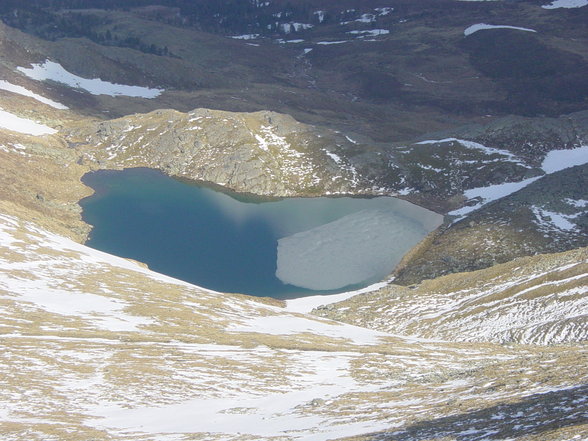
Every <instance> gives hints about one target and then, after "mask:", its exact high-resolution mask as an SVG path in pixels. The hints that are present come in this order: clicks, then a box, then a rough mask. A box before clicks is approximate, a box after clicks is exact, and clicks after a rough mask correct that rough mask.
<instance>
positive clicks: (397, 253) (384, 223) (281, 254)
mask: <svg viewBox="0 0 588 441" xmlns="http://www.w3.org/2000/svg"><path fill="white" fill-rule="evenodd" d="M426 233H427V232H426V231H424V229H423V227H422V225H419V224H418V223H416V222H415V221H412V220H409V219H408V218H406V217H404V216H400V215H398V214H396V213H394V212H393V210H391V209H384V208H382V209H371V210H370V209H368V210H362V211H360V212H357V213H354V214H350V215H347V216H344V217H342V218H340V219H338V220H336V221H334V222H330V223H328V224H325V225H322V226H319V227H316V228H313V229H310V230H307V231H303V232H300V233H296V234H293V235H291V236H287V237H284V238H282V239H280V240H278V260H277V270H276V276H277V277H278V278H279V279H280V280H281V281H282V282H284V283H289V284H291V285H295V286H300V287H303V288H309V289H314V290H330V289H339V288H342V287H344V286H348V285H354V284H358V283H362V282H365V281H367V280H370V279H374V280H375V279H382V278H383V277H385V276H386V275H388V274H389V273H390V272H391V271H392V269H393V268H394V266H395V265H397V264H398V262H400V259H401V258H402V256H403V255H404V254H405V253H406V252H407V251H408V250H409V249H410V248H412V247H413V246H414V245H416V244H417V243H418V242H419V241H420V240H421V239H422V237H423V236H424V235H425V234H426Z"/></svg>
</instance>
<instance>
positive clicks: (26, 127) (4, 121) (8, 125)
mask: <svg viewBox="0 0 588 441" xmlns="http://www.w3.org/2000/svg"><path fill="white" fill-rule="evenodd" d="M0 128H2V129H8V130H12V131H13V132H19V133H24V134H27V135H35V136H40V135H52V134H54V133H57V130H55V129H52V128H51V127H48V126H46V125H44V124H39V123H36V122H34V121H31V120H30V119H25V118H21V117H20V116H16V115H14V114H12V113H10V112H6V111H5V110H2V109H0Z"/></svg>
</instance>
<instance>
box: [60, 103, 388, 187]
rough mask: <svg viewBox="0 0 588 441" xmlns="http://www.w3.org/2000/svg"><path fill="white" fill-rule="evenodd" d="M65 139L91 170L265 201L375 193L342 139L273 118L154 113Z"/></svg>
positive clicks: (97, 125) (86, 129)
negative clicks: (204, 185)
mask: <svg viewBox="0 0 588 441" xmlns="http://www.w3.org/2000/svg"><path fill="white" fill-rule="evenodd" d="M69 136H70V138H71V139H72V140H78V150H79V151H80V153H81V155H82V159H81V160H82V162H83V163H85V164H88V165H89V166H90V167H93V168H129V167H151V168H156V169H159V170H162V171H164V172H165V173H167V174H169V175H171V176H174V177H180V178H186V179H191V180H195V181H206V182H211V183H214V184H218V185H220V186H223V187H225V188H228V189H231V190H235V191H240V192H248V193H255V194H258V195H266V196H319V195H325V194H362V193H364V194H372V193H377V189H374V188H373V186H372V185H371V183H370V182H369V180H368V179H366V178H365V177H364V176H362V175H361V174H360V173H358V171H357V170H356V168H355V167H354V166H353V164H352V162H351V161H350V160H349V159H348V156H349V151H350V150H352V149H353V147H354V145H353V144H352V143H351V142H350V141H349V140H347V139H346V138H345V137H344V136H343V135H341V134H339V133H337V132H333V131H328V130H321V129H318V128H315V127H312V126H308V125H305V124H301V123H299V122H297V121H295V120H294V119H293V118H292V117H290V116H287V115H282V114H278V113H274V112H256V113H232V112H222V111H215V110H208V109H196V110H194V111H192V112H189V113H181V112H177V111H172V110H158V111H155V112H152V113H148V114H145V115H132V116H128V117H125V118H121V119H117V120H111V121H106V122H99V123H95V124H92V125H89V126H85V127H81V128H74V129H72V130H71V132H70V134H69Z"/></svg>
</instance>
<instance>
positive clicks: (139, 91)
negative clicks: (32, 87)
mask: <svg viewBox="0 0 588 441" xmlns="http://www.w3.org/2000/svg"><path fill="white" fill-rule="evenodd" d="M17 69H18V70H19V71H20V72H22V73H24V74H25V75H26V76H27V77H29V78H32V79H33V80H38V81H45V80H51V81H56V82H58V83H62V84H66V85H68V86H70V87H75V88H79V89H83V90H85V91H87V92H89V93H91V94H92V95H110V96H121V95H122V96H129V97H139V98H155V97H157V96H159V95H160V94H161V93H162V92H163V89H150V88H148V87H140V86H127V85H124V84H115V83H109V82H108V81H102V80H101V79H99V78H92V79H89V78H82V77H79V76H77V75H74V74H72V73H70V72H68V71H67V70H65V69H64V68H63V67H62V66H61V64H59V63H56V62H54V61H49V60H47V61H45V62H44V63H43V64H33V67H32V68H26V67H19V68H17Z"/></svg>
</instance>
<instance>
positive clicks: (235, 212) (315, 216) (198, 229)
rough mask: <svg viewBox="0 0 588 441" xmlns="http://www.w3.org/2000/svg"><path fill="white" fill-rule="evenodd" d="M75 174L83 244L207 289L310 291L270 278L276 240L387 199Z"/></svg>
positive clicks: (149, 174) (154, 175) (137, 172)
mask: <svg viewBox="0 0 588 441" xmlns="http://www.w3.org/2000/svg"><path fill="white" fill-rule="evenodd" d="M83 181H84V183H85V184H86V185H88V186H90V187H92V188H93V189H94V190H95V194H94V195H93V196H91V197H89V198H86V199H84V200H83V201H81V205H82V208H83V218H84V220H85V221H86V222H87V223H89V224H90V225H92V226H93V230H92V233H91V236H90V239H89V241H88V242H87V245H89V246H91V247H93V248H96V249H99V250H102V251H105V252H108V253H111V254H114V255H118V256H122V257H128V258H132V259H136V260H138V261H141V262H145V263H146V264H148V265H149V267H150V268H151V269H152V270H154V271H157V272H160V273H163V274H167V275H170V276H172V277H176V278H178V279H182V280H185V281H188V282H190V283H194V284H196V285H199V286H203V287H206V288H209V289H213V290H217V291H223V292H239V293H246V294H252V295H257V296H271V297H275V298H291V297H299V296H303V295H310V294H313V295H314V294H317V291H313V290H308V289H304V288H300V287H296V286H293V285H290V284H285V283H283V282H282V281H280V280H279V279H278V278H277V277H276V260H277V241H278V239H280V238H281V237H284V236H289V235H292V234H294V233H297V232H301V231H306V230H309V229H312V228H315V227H317V226H320V225H323V224H327V223H329V222H333V221H335V220H337V219H340V218H341V217H343V216H345V215H349V214H351V213H356V212H358V211H360V210H364V209H365V208H366V207H368V206H370V205H373V204H376V205H377V204H378V203H382V201H381V202H378V200H388V199H392V198H375V199H358V198H313V199H301V198H294V199H286V200H280V201H272V202H267V201H265V202H262V201H261V200H260V199H255V198H248V197H244V196H242V195H239V196H238V195H233V196H231V195H230V194H227V193H222V192H217V191H214V190H212V189H211V188H206V187H203V186H197V185H193V184H187V183H185V182H181V181H178V180H175V179H171V178H169V177H167V176H165V175H164V174H163V173H160V172H158V171H154V170H151V169H142V168H137V169H127V170H123V171H98V172H93V173H89V174H87V175H85V176H84V179H83ZM400 202H403V201H400ZM424 234H426V231H423V236H424ZM390 269H392V268H390ZM374 281H375V280H373V277H372V278H371V279H370V280H365V281H362V283H360V284H358V286H360V285H365V284H368V283H371V282H374ZM355 287H356V286H347V287H345V288H346V289H351V288H355ZM339 291H341V289H339ZM322 292H335V291H334V290H331V291H322Z"/></svg>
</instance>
